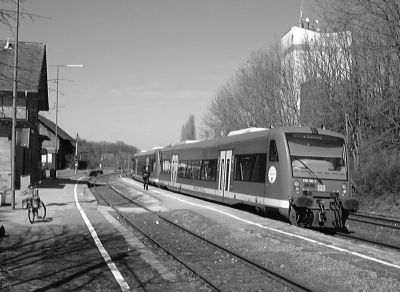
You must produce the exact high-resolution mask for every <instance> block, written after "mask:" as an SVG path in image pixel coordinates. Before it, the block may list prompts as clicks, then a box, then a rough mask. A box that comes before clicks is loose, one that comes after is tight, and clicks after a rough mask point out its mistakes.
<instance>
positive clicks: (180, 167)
mask: <svg viewBox="0 0 400 292" xmlns="http://www.w3.org/2000/svg"><path fill="white" fill-rule="evenodd" d="M185 172H186V161H180V162H179V165H178V177H179V178H184V177H185Z"/></svg>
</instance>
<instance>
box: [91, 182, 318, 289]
mask: <svg viewBox="0 0 400 292" xmlns="http://www.w3.org/2000/svg"><path fill="white" fill-rule="evenodd" d="M107 185H108V187H109V188H110V189H111V190H112V191H114V192H115V193H117V194H119V195H120V196H122V197H123V198H125V199H127V200H129V201H130V202H132V204H134V205H136V206H138V207H140V208H143V209H145V210H147V211H148V212H149V213H151V214H153V215H156V216H157V217H158V218H160V219H162V220H164V221H166V222H167V223H169V224H171V225H173V226H175V228H178V229H179V230H181V231H183V232H186V233H188V234H191V235H192V236H195V237H196V238H198V239H199V240H201V241H203V242H206V243H207V244H209V245H212V246H214V247H216V248H218V249H220V250H222V251H224V252H226V253H228V254H230V255H231V256H233V257H236V258H238V259H240V260H241V261H243V262H244V263H246V264H247V265H250V266H252V267H254V268H256V269H257V270H259V271H261V272H263V273H266V274H268V276H269V277H270V278H272V279H273V280H275V281H277V282H280V283H281V284H282V285H285V286H286V287H289V288H292V289H293V290H295V291H312V290H311V289H310V288H308V287H305V286H304V285H302V284H300V283H298V282H296V281H295V280H291V279H287V278H286V277H285V276H283V275H281V274H279V272H276V271H272V270H270V269H268V268H266V267H264V266H262V265H260V264H258V263H256V262H254V261H252V260H250V259H248V258H246V257H244V256H242V255H239V254H237V253H235V252H233V251H232V250H229V249H227V248H225V247H223V246H221V245H219V244H217V243H215V242H213V241H211V240H208V239H206V238H204V237H202V236H200V235H199V234H196V233H194V232H192V231H190V230H188V229H186V228H185V227H183V226H181V225H179V224H176V223H175V222H172V221H171V220H169V219H168V218H166V217H165V216H163V215H161V214H159V213H158V212H154V211H152V210H151V209H149V208H147V207H145V206H142V205H140V204H138V203H137V202H135V201H133V200H132V199H131V198H129V197H127V196H125V195H123V194H121V193H120V192H118V191H117V190H116V189H114V188H113V187H112V186H111V185H110V184H109V178H107ZM96 192H97V194H99V192H98V190H96ZM99 196H100V197H101V198H102V199H103V200H104V201H105V203H106V204H108V205H109V206H110V207H112V208H113V209H114V210H115V211H116V212H118V214H119V215H120V216H121V217H122V218H123V219H124V220H125V221H126V222H127V223H128V224H129V225H130V226H132V227H134V228H135V229H137V230H138V231H139V232H141V233H142V234H144V235H145V236H146V237H147V238H149V239H150V240H151V241H152V242H153V243H154V244H156V245H157V246H159V247H160V248H162V249H163V250H164V251H165V252H167V253H168V254H169V255H171V256H172V257H173V258H174V259H175V260H177V261H178V262H180V263H181V264H182V265H184V266H185V267H186V268H188V269H189V270H190V271H191V272H192V273H194V274H195V275H197V276H198V277H199V278H201V279H202V280H203V281H204V282H205V283H207V284H208V285H210V286H211V287H213V288H214V289H216V290H217V291H221V289H220V288H219V287H216V286H215V285H214V284H213V283H212V282H211V280H208V279H206V278H205V277H203V276H202V275H200V274H199V273H198V272H197V271H196V270H195V269H193V268H192V267H190V265H189V264H188V263H186V262H185V261H184V260H182V259H180V257H179V255H177V254H175V253H173V252H172V251H171V250H170V249H168V247H166V246H164V245H163V244H162V243H160V242H158V241H157V240H155V239H154V238H152V237H151V235H150V234H148V233H147V232H146V231H144V230H142V229H141V228H140V227H138V226H136V225H135V224H133V223H132V222H131V221H130V220H129V219H128V218H126V217H125V216H124V214H122V213H121V212H119V211H118V210H116V209H115V208H114V207H113V205H112V204H110V203H109V202H107V201H106V200H105V199H104V197H103V196H101V195H100V194H99Z"/></svg>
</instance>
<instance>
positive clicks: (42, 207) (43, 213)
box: [37, 202, 46, 220]
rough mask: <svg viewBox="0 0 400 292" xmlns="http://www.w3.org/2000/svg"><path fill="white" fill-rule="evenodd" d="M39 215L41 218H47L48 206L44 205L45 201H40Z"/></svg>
mask: <svg viewBox="0 0 400 292" xmlns="http://www.w3.org/2000/svg"><path fill="white" fill-rule="evenodd" d="M37 217H38V218H40V219H42V220H43V219H44V218H46V206H45V205H44V203H43V202H40V204H39V208H38V212H37Z"/></svg>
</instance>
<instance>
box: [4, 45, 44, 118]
mask: <svg viewBox="0 0 400 292" xmlns="http://www.w3.org/2000/svg"><path fill="white" fill-rule="evenodd" d="M14 53H15V43H14V42H9V41H4V40H0V93H3V94H4V93H6V94H12V92H13V78H14ZM17 80H18V83H17V91H18V97H21V98H25V97H26V96H27V97H28V98H29V97H31V98H32V99H33V100H35V102H37V104H38V109H39V110H46V111H48V110H49V102H48V88H47V61H46V45H45V44H43V43H33V42H18V75H17Z"/></svg>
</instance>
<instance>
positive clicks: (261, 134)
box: [162, 127, 344, 151]
mask: <svg viewBox="0 0 400 292" xmlns="http://www.w3.org/2000/svg"><path fill="white" fill-rule="evenodd" d="M274 132H281V133H282V134H285V133H307V134H312V133H318V134H321V135H329V136H334V137H340V138H344V136H343V135H342V134H339V133H336V132H333V131H330V130H326V129H317V128H311V127H280V128H269V129H265V128H260V129H259V130H257V131H254V130H253V131H249V132H245V133H242V132H240V131H237V133H238V134H234V135H230V136H224V137H219V138H215V139H211V140H203V141H199V142H194V143H190V144H178V145H173V146H166V147H164V148H162V151H169V150H181V149H189V148H209V147H218V146H221V145H222V146H223V145H225V144H229V143H234V142H244V141H248V140H249V139H252V140H258V139H267V138H268V135H269V134H270V133H274Z"/></svg>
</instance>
